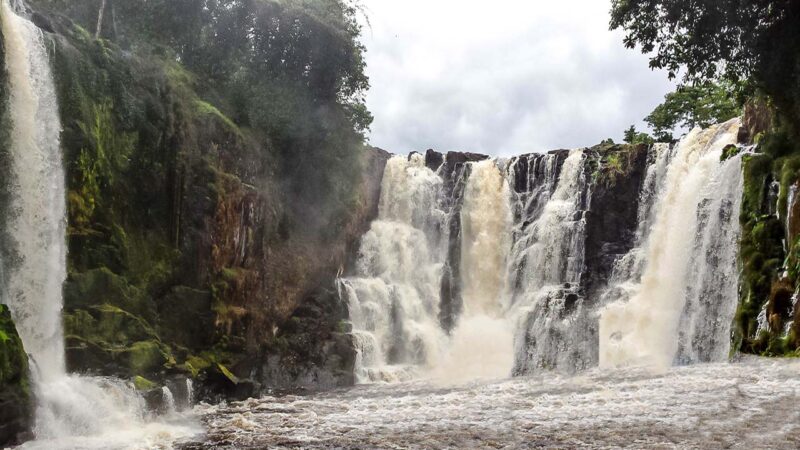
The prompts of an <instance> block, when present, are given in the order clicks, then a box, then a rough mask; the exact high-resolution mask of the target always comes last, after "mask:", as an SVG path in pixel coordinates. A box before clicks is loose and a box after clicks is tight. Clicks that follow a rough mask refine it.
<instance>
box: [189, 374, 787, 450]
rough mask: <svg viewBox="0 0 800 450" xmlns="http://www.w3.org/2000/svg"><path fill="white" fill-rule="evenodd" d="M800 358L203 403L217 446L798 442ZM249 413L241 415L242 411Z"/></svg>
mask: <svg viewBox="0 0 800 450" xmlns="http://www.w3.org/2000/svg"><path fill="white" fill-rule="evenodd" d="M798 401H800V363H798V362H794V361H788V360H782V361H775V360H762V359H752V360H747V361H744V362H739V363H736V364H711V365H697V366H690V367H678V368H673V369H669V370H668V371H663V372H651V371H647V370H644V369H627V370H618V371H613V372H607V371H606V372H604V371H600V370H594V371H590V372H587V373H584V374H582V375H580V376H577V377H565V376H559V375H555V374H546V375H540V376H536V377H529V378H517V379H510V380H502V381H493V382H483V383H471V384H466V385H462V386H453V387H443V386H440V385H434V384H430V383H427V382H422V381H418V382H409V383H402V384H394V385H387V384H380V385H365V386H357V387H355V388H352V389H349V390H340V391H334V392H328V393H322V394H317V395H313V396H309V397H300V396H293V395H289V396H283V397H264V398H262V399H258V400H252V399H251V400H247V401H245V402H238V403H233V404H230V405H218V406H207V405H203V406H200V407H198V409H197V411H198V413H199V414H200V415H201V416H202V417H203V421H204V423H205V424H206V426H207V427H208V434H207V436H206V437H205V439H206V441H205V442H197V443H192V444H187V445H185V447H184V448H186V449H209V448H222V449H224V448H230V449H233V448H264V447H269V448H310V449H321V448H345V449H355V448H454V449H455V448H531V447H558V448H564V447H568V448H641V447H649V448H652V447H656V448H681V449H684V448H721V447H724V448H742V449H745V448H747V449H749V448H787V449H789V448H792V449H795V448H800V429H798V424H800V420H799V419H800V408H798V407H797V405H798ZM245 413H246V414H247V416H246V420H247V422H243V414H245Z"/></svg>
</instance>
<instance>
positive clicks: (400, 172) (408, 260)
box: [340, 154, 447, 382]
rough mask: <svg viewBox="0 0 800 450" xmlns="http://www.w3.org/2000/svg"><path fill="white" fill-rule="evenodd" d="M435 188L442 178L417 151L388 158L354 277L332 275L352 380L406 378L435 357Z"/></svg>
mask: <svg viewBox="0 0 800 450" xmlns="http://www.w3.org/2000/svg"><path fill="white" fill-rule="evenodd" d="M441 192H442V179H441V178H440V177H439V176H438V175H437V174H436V173H434V172H433V171H432V170H430V169H429V168H427V167H425V161H424V159H423V158H422V156H421V155H419V154H413V155H411V157H410V158H405V157H400V156H395V157H393V158H391V159H390V160H389V161H388V163H387V166H386V170H385V173H384V178H383V184H382V192H381V200H380V205H379V212H378V219H377V220H376V221H375V222H373V223H372V226H371V228H370V230H369V231H368V232H367V233H366V234H365V235H364V236H363V238H362V241H361V247H360V250H359V256H358V262H357V264H356V265H357V267H356V276H355V277H352V278H347V279H342V280H340V291H341V294H342V295H343V296H344V297H345V298H346V299H347V301H348V304H349V306H350V318H351V321H352V322H353V328H354V330H353V335H354V338H355V343H356V347H357V361H356V376H357V378H358V380H359V381H362V382H363V381H378V380H381V381H393V380H399V379H407V378H409V377H411V376H412V375H413V374H414V372H415V371H416V369H417V368H418V367H420V366H421V367H430V366H433V365H434V364H435V363H436V362H437V361H438V360H439V357H440V352H441V346H442V344H443V342H444V340H445V334H444V331H443V330H442V329H441V327H440V325H439V318H438V317H439V298H440V287H441V286H440V283H441V277H442V267H443V264H444V259H445V255H446V243H447V234H446V230H447V226H446V225H447V224H446V221H447V214H446V213H445V212H444V211H442V210H441V209H439V199H440V195H441Z"/></svg>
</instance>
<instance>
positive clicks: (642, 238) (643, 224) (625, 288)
mask: <svg viewBox="0 0 800 450" xmlns="http://www.w3.org/2000/svg"><path fill="white" fill-rule="evenodd" d="M677 149H678V147H677V146H676V147H673V146H671V145H669V144H655V145H653V146H652V147H651V148H650V151H649V154H648V159H649V160H650V162H649V164H648V166H647V172H646V174H645V178H644V182H643V183H642V190H641V192H640V194H639V208H638V212H637V217H638V219H639V226H638V228H637V230H636V240H635V242H634V246H633V248H632V249H631V250H630V251H629V252H628V253H627V254H625V255H623V256H622V257H620V258H617V260H616V261H615V262H614V268H613V271H612V273H611V279H610V280H609V283H608V287H607V288H606V291H605V292H604V293H603V295H602V299H601V302H600V304H601V305H605V304H608V303H613V302H624V301H628V300H629V299H630V298H631V297H632V296H633V295H634V294H635V293H636V290H637V288H638V283H639V282H640V281H641V278H642V272H643V271H644V269H645V267H644V265H645V263H646V262H647V261H646V256H647V255H646V254H645V250H646V248H645V246H646V244H647V242H648V238H649V237H650V231H651V229H652V225H653V220H654V219H655V216H656V213H657V206H658V205H657V200H658V195H659V193H661V192H664V189H665V187H664V184H665V182H666V178H667V170H668V169H669V163H670V162H671V161H672V158H673V156H674V155H675V150H677Z"/></svg>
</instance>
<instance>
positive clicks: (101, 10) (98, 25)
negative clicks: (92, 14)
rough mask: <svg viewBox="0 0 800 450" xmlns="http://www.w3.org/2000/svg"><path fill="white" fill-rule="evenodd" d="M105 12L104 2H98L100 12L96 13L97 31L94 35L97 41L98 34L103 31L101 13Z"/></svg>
mask: <svg viewBox="0 0 800 450" xmlns="http://www.w3.org/2000/svg"><path fill="white" fill-rule="evenodd" d="M105 11H106V0H101V1H100V11H99V12H98V13H97V31H95V33H94V38H95V39H99V38H100V33H101V32H102V31H103V13H105Z"/></svg>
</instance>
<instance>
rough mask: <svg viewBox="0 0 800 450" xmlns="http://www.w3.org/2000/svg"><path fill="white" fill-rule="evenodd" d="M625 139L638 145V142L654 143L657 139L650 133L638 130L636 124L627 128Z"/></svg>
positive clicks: (628, 142)
mask: <svg viewBox="0 0 800 450" xmlns="http://www.w3.org/2000/svg"><path fill="white" fill-rule="evenodd" d="M623 141H624V142H625V143H627V144H631V145H638V144H645V145H653V143H654V142H655V140H654V139H653V138H652V136H650V135H649V134H647V133H640V132H638V131H636V126H635V125H631V127H630V128H628V129H627V130H625V135H624V138H623Z"/></svg>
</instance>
